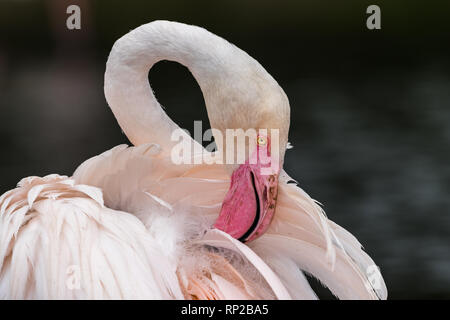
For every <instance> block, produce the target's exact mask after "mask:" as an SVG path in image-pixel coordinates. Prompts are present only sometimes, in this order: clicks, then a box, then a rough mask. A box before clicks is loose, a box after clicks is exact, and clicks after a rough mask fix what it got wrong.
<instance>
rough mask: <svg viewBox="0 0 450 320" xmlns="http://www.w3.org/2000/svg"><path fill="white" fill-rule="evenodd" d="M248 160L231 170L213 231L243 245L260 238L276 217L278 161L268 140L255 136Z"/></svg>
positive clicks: (262, 136) (265, 137)
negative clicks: (254, 144)
mask: <svg viewBox="0 0 450 320" xmlns="http://www.w3.org/2000/svg"><path fill="white" fill-rule="evenodd" d="M256 144H257V145H256V148H255V149H254V151H253V153H252V154H251V156H250V157H249V158H248V160H247V161H246V162H245V163H244V164H242V165H240V166H239V167H238V168H237V169H236V170H234V172H233V174H232V176H231V184H230V188H229V190H228V193H227V194H226V196H225V199H224V201H223V203H222V208H221V211H220V214H219V217H218V219H217V220H216V222H215V224H214V227H215V228H217V229H219V230H222V231H224V232H226V233H228V234H229V235H231V236H232V237H234V238H236V239H239V240H240V241H242V242H248V241H251V240H254V239H256V238H258V237H259V236H261V235H262V234H263V233H264V232H265V231H266V230H267V228H268V227H269V225H270V222H271V220H272V218H273V215H274V213H275V206H276V201H277V192H278V174H279V172H280V165H279V160H278V159H277V157H275V156H272V154H271V148H270V146H271V143H270V138H269V137H268V136H265V135H258V136H257V139H256Z"/></svg>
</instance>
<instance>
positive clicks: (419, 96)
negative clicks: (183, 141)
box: [0, 0, 450, 299]
mask: <svg viewBox="0 0 450 320" xmlns="http://www.w3.org/2000/svg"><path fill="white" fill-rule="evenodd" d="M70 4H77V5H79V6H80V8H81V30H73V31H71V30H68V29H67V28H66V19H67V17H68V16H69V15H68V14H66V8H67V6H68V5H70ZM370 4H377V5H379V6H380V7H381V23H382V24H381V25H382V29H381V30H373V31H371V30H368V29H367V28H366V19H367V17H368V15H367V14H366V8H367V6H368V5H370ZM449 17H450V3H449V2H448V1H414V0H409V1H403V0H396V1H392V0H386V1H364V0H357V1H356V0H355V1H349V0H346V1H334V0H327V1H317V0H297V1H290V2H289V1H268V0H258V1H244V0H240V1H237V0H227V1H225V0H222V1H206V0H205V1H119V0H108V1H106V0H104V1H100V0H97V1H88V0H84V1H81V0H79V1H77V0H72V1H66V0H49V1H38V0H35V1H33V0H20V1H19V0H15V1H13V0H2V1H1V2H0V32H1V33H0V35H1V36H0V137H1V140H0V142H1V156H0V193H3V192H5V191H7V190H9V189H11V188H13V187H14V186H15V185H16V183H17V182H18V181H19V180H20V179H21V178H22V177H25V176H29V175H40V176H42V175H46V174H49V173H59V174H66V175H71V174H72V172H73V171H74V170H75V168H76V167H77V166H78V165H79V164H80V163H82V162H83V161H84V160H86V159H87V158H89V157H91V156H94V155H96V154H99V153H101V152H103V151H105V150H107V149H109V148H111V147H113V146H115V145H117V144H120V143H129V142H128V140H127V138H126V137H125V136H124V135H123V134H122V132H121V130H120V128H119V126H118V125H117V123H116V121H115V119H114V117H113V115H112V113H111V112H110V110H109V108H107V105H106V101H105V99H104V95H103V72H104V69H105V62H106V59H107V56H108V52H109V50H110V48H111V46H112V44H113V43H114V41H115V40H116V39H118V38H119V37H120V36H122V35H123V34H125V33H126V32H128V31H129V30H131V29H133V28H135V27H137V26H139V25H141V24H143V23H146V22H149V21H152V20H156V19H168V20H176V21H180V22H185V23H190V24H196V25H200V26H203V27H205V28H207V29H209V30H210V31H212V32H214V33H216V34H218V35H220V36H222V37H224V38H226V39H227V40H229V41H231V42H233V43H235V44H236V45H237V46H239V47H240V48H242V49H243V50H245V51H247V52H248V53H249V54H250V55H251V56H253V57H254V58H256V59H257V60H258V61H259V62H260V63H261V64H262V65H263V66H264V67H265V68H266V69H267V70H268V71H269V73H271V74H272V75H273V76H274V78H275V79H277V81H278V82H279V83H280V85H281V86H282V87H283V88H284V90H285V91H286V93H287V95H288V97H289V99H290V102H291V109H292V111H291V115H292V118H291V131H290V141H291V143H292V144H293V145H294V149H292V150H290V151H288V152H287V155H286V164H285V169H286V171H287V172H288V173H290V174H291V176H292V177H293V178H295V179H297V180H298V181H299V183H300V186H301V187H302V188H304V189H305V190H306V191H307V192H308V193H309V194H310V195H311V196H312V197H314V198H315V199H318V200H319V201H320V202H321V203H323V205H324V208H325V210H326V212H327V214H328V216H329V218H330V219H332V220H334V221H335V222H337V223H338V224H340V225H342V226H344V227H345V228H347V229H348V230H350V231H351V232H352V233H353V234H354V235H355V236H356V237H357V238H358V239H359V240H360V241H361V243H362V244H363V245H364V246H365V247H366V248H367V251H368V253H369V254H370V255H371V256H372V258H373V259H374V260H375V262H376V263H377V264H378V265H379V266H380V267H381V271H382V273H383V275H384V277H385V280H386V283H387V286H388V290H389V298H392V299H408V298H426V299H429V298H450V288H449V287H450V216H449V213H450V212H449V211H450V197H449V192H450V165H449V163H450V152H449V151H450V150H449V147H450V125H449V124H450V63H449V57H450V55H449V53H450V41H449V40H450V19H449ZM149 75H150V82H151V84H152V86H153V88H154V90H155V92H156V96H157V97H158V99H159V100H160V101H161V102H162V104H163V105H165V106H166V110H167V112H168V113H169V115H170V116H171V117H172V118H174V119H175V120H176V121H177V122H178V123H179V124H180V125H181V126H182V127H184V128H187V129H189V130H192V129H193V120H199V119H202V120H204V121H207V118H206V111H205V109H204V102H203V98H202V95H201V92H200V90H199V88H198V86H197V84H196V82H195V80H194V79H193V77H192V76H191V75H190V74H189V72H188V70H187V69H186V68H184V67H182V66H180V65H177V64H175V63H169V62H161V63H158V64H157V65H156V66H155V67H154V68H153V69H152V70H151V72H150V74H149ZM204 129H207V128H206V126H205V127H204Z"/></svg>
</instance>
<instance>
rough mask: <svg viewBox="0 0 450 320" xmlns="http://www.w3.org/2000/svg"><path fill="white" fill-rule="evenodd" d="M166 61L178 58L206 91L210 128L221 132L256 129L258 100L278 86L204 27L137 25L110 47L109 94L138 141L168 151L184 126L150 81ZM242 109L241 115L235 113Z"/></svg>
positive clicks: (116, 111)
mask: <svg viewBox="0 0 450 320" xmlns="http://www.w3.org/2000/svg"><path fill="white" fill-rule="evenodd" d="M161 60H169V61H175V62H178V63H180V64H182V65H184V66H186V67H187V68H188V69H189V70H190V72H191V73H192V74H193V76H194V78H195V79H196V80H197V82H198V84H199V86H200V88H201V90H202V92H203V96H204V99H205V105H206V108H207V112H208V117H209V119H210V122H211V126H212V127H213V128H217V129H220V130H223V129H225V128H234V127H241V128H244V127H245V126H248V127H253V128H256V127H257V126H258V123H256V122H255V121H251V119H254V118H255V117H254V114H255V110H252V107H253V104H254V103H255V101H256V103H257V102H258V99H259V100H261V99H262V96H263V95H264V94H263V92H264V91H266V92H267V91H268V90H267V89H271V88H272V87H277V88H278V85H277V83H276V82H275V80H273V79H272V78H271V77H270V75H269V74H268V73H267V72H266V71H265V70H264V69H263V68H262V67H261V66H260V65H259V63H258V62H256V60H254V59H253V58H251V57H250V56H249V55H247V54H246V53H245V52H244V51H242V50H240V49H239V48H237V47H235V46H233V45H232V44H230V43H229V42H227V41H226V40H224V39H222V38H220V37H218V36H216V35H214V34H212V33H210V32H208V31H206V30H205V29H203V28H199V27H195V26H190V25H185V24H182V23H176V22H169V21H155V22H152V23H148V24H146V25H142V26H140V27H138V28H136V29H134V30H133V31H131V32H129V33H128V34H126V35H125V36H123V37H122V38H120V39H119V40H117V41H116V43H115V44H114V46H113V48H112V50H111V53H110V55H109V58H108V62H107V64H106V72H105V96H106V99H107V101H108V104H109V106H110V107H111V109H112V111H113V113H114V115H115V117H116V119H117V121H118V122H119V125H120V126H121V128H122V130H123V131H124V132H125V134H126V135H127V137H128V138H129V139H130V141H131V142H132V143H133V144H134V145H139V144H143V143H148V142H154V143H158V144H160V145H161V147H162V149H163V150H165V151H164V153H166V154H167V152H170V149H171V147H172V146H174V145H175V144H177V143H178V142H177V141H171V135H172V133H173V131H174V130H175V129H178V128H179V127H178V126H177V125H176V124H175V123H174V122H173V121H172V120H171V119H170V118H169V117H168V116H167V114H166V113H165V112H164V110H163V109H162V107H161V105H160V104H159V103H158V101H157V100H156V98H155V96H154V94H153V92H152V90H151V88H150V85H149V82H148V72H149V70H150V69H151V67H152V66H153V65H154V64H155V63H157V62H158V61H161ZM262 80H263V81H262ZM262 82H264V83H266V85H263V86H262V85H261V83H262ZM269 87H270V88H269ZM280 90H281V89H280ZM249 92H250V93H249ZM283 94H284V93H283ZM243 106H244V107H243ZM237 110H239V113H240V115H239V117H235V113H236V112H237ZM233 118H234V119H233ZM236 118H238V119H236ZM239 119H240V122H241V123H238V122H239V121H237V120H239ZM246 122H247V123H246ZM249 122H250V123H249ZM252 122H253V123H252ZM244 129H245V128H244ZM188 137H189V136H188V135H187V134H186V138H188ZM189 138H190V137H189Z"/></svg>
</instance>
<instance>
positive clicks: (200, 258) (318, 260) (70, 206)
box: [0, 21, 387, 299]
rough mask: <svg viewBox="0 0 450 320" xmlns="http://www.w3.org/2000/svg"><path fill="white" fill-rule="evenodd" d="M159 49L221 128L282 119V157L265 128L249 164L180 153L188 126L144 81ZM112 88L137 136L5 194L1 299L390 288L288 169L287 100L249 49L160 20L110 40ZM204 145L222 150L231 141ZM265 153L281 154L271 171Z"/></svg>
mask: <svg viewBox="0 0 450 320" xmlns="http://www.w3.org/2000/svg"><path fill="white" fill-rule="evenodd" d="M161 60H170V61H175V62H178V63H181V64H182V65H184V66H186V67H187V68H188V69H189V70H190V72H191V73H192V74H193V76H194V77H195V79H196V80H197V82H198V84H199V85H200V88H201V90H202V92H203V96H204V99H205V105H206V109H207V112H208V117H209V119H210V123H211V127H212V128H214V129H217V131H216V132H219V133H220V132H225V130H226V129H228V128H242V129H244V130H246V129H250V128H255V129H258V130H259V129H268V130H270V129H277V130H278V131H277V132H279V136H278V141H279V142H280V143H279V147H278V149H275V151H276V153H278V155H279V157H273V154H271V153H270V151H268V147H269V146H270V145H271V143H274V142H275V137H274V136H273V135H272V134H271V133H270V132H271V131H269V133H267V134H266V135H259V136H258V137H257V140H256V143H255V141H254V140H251V141H250V142H248V146H249V148H250V149H252V150H253V153H252V156H248V157H247V158H246V159H245V162H244V163H240V164H222V163H205V162H201V163H196V162H195V161H194V162H193V163H181V164H174V163H173V161H172V158H171V156H172V154H171V152H172V150H173V148H174V147H176V145H177V142H176V141H174V140H173V139H172V138H171V136H172V133H173V132H174V131H176V130H178V129H179V127H178V126H177V125H176V124H175V123H174V122H173V121H172V120H171V119H170V118H169V117H168V116H167V114H166V113H165V112H164V110H163V109H162V107H161V105H160V104H159V103H158V101H157V100H156V98H155V96H154V94H153V92H152V90H151V88H150V86H149V82H148V71H149V70H150V68H151V67H152V66H153V65H154V64H155V63H157V62H158V61H161ZM104 90H105V96H106V99H107V102H108V104H109V106H110V108H111V110H112V112H113V113H114V115H115V117H116V119H117V121H118V123H119V125H120V127H121V128H122V130H123V131H124V133H125V134H126V136H127V137H128V138H129V140H130V141H131V142H132V144H133V146H127V145H119V146H116V147H114V148H112V149H110V150H108V151H106V152H104V153H102V154H100V155H97V156H95V157H93V158H91V159H88V160H87V161H85V162H84V163H82V164H81V165H80V166H79V167H78V168H77V169H76V170H75V172H74V173H73V175H72V176H71V177H68V176H61V175H57V174H52V175H47V176H45V177H34V176H33V177H27V178H24V179H22V180H21V181H20V182H19V183H18V186H17V188H15V189H13V190H10V191H8V192H6V193H5V194H3V195H2V196H1V197H0V297H1V298H3V299H317V295H316V294H315V292H314V291H313V290H312V289H311V287H310V285H309V283H308V280H307V278H306V276H305V274H309V275H312V276H313V277H315V278H317V279H319V280H320V282H321V283H322V284H323V285H324V286H326V287H327V288H329V290H330V291H331V292H332V293H333V294H334V295H335V296H336V297H338V298H340V299H386V297H387V290H386V286H385V284H384V281H383V279H382V277H381V275H379V276H378V278H377V279H376V280H377V281H373V279H371V274H370V273H369V272H368V271H367V270H369V269H370V268H371V267H372V266H375V264H374V262H373V261H372V259H371V258H370V257H369V256H368V255H367V254H366V253H365V252H364V251H363V250H362V247H361V244H360V243H359V242H358V240H357V239H356V238H355V237H354V236H353V235H351V234H350V233H349V232H348V231H346V230H345V229H344V228H342V227H340V226H339V225H337V224H335V223H333V222H332V221H331V220H329V219H328V218H327V217H326V216H325V214H324V211H323V210H322V208H321V206H320V205H319V204H318V203H317V202H316V201H314V200H313V199H311V198H310V197H309V196H308V195H307V194H306V193H305V192H304V191H303V190H302V189H301V188H300V187H299V186H297V184H295V183H291V182H292V179H291V178H290V177H289V176H288V174H287V173H286V172H285V171H284V170H283V169H282V167H283V160H284V154H285V151H286V148H287V138H288V130H289V110H290V107H289V101H288V99H287V97H286V95H285V93H284V92H283V90H282V89H281V88H280V86H279V85H278V84H277V82H276V81H275V80H274V79H273V78H272V77H271V76H270V75H269V74H268V73H267V71H266V70H265V69H264V68H263V67H262V66H261V65H260V64H259V63H258V62H257V61H256V60H254V59H253V58H251V57H250V56H249V55H248V54H247V53H245V52H244V51H242V50H241V49H239V48H237V47H236V46H234V45H232V44H230V43H229V42H227V41H226V40H224V39H222V38H221V37H219V36H217V35H214V34H212V33H210V32H208V31H207V30H205V29H203V28H200V27H197V26H192V25H186V24H182V23H177V22H169V21H154V22H151V23H148V24H145V25H142V26H140V27H138V28H136V29H134V30H132V31H131V32H129V33H128V34H126V35H125V36H123V37H122V38H120V39H119V40H117V41H116V42H115V44H114V46H113V48H112V50H111V53H110V55H109V58H108V61H107V64H106V72H105V85H104ZM182 136H183V138H184V139H187V141H190V142H191V143H192V144H193V145H194V146H195V147H196V148H197V150H199V149H198V147H199V146H200V145H199V144H198V143H197V142H195V141H194V140H193V139H191V137H190V136H189V135H188V134H186V133H184V134H183V133H182ZM225 143H226V142H225ZM200 149H202V150H201V151H202V155H203V156H204V155H205V154H206V156H207V157H213V156H214V155H216V153H217V152H219V150H224V149H226V145H225V144H223V143H221V142H220V139H217V151H214V152H206V151H205V150H203V148H202V147H201V146H200ZM261 150H265V151H266V152H265V153H260V151H261ZM255 154H256V155H257V156H256V157H255ZM260 154H266V159H265V160H268V161H269V162H270V163H271V164H275V166H273V167H274V168H275V169H273V171H272V173H271V174H269V175H267V174H266V175H264V174H261V170H259V169H261V168H262V167H263V166H264V164H263V163H262V158H260V157H259V155H260ZM192 157H193V158H195V157H198V154H193V155H192ZM251 157H252V158H251ZM250 158H251V159H250ZM252 159H253V160H254V161H253V162H252V161H249V160H252Z"/></svg>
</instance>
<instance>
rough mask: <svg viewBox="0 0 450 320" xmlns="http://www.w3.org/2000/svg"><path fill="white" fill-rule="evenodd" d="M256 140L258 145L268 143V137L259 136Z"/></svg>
mask: <svg viewBox="0 0 450 320" xmlns="http://www.w3.org/2000/svg"><path fill="white" fill-rule="evenodd" d="M256 142H257V143H258V145H260V146H265V145H266V143H267V140H266V138H264V137H262V136H259V137H258V139H257V140H256Z"/></svg>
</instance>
